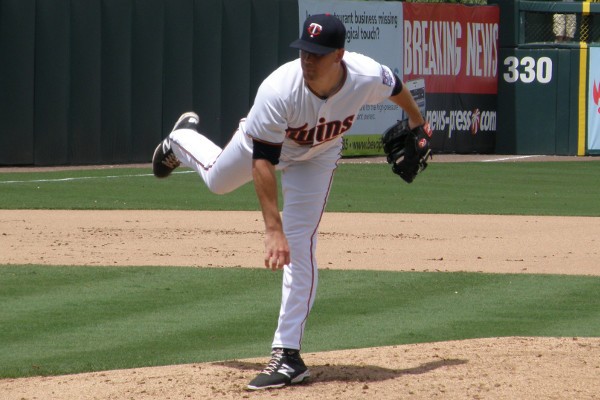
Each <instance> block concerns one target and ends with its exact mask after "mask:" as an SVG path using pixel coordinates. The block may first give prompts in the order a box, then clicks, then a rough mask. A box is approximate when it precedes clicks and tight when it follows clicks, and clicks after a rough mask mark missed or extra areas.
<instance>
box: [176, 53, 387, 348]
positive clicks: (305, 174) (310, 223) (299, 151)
mask: <svg viewBox="0 0 600 400" xmlns="http://www.w3.org/2000/svg"><path fill="white" fill-rule="evenodd" d="M343 64H344V66H345V68H346V81H345V82H344V84H343V86H342V88H341V89H340V90H339V91H338V92H337V93H335V94H334V95H332V96H331V97H329V98H327V99H322V98H320V97H318V96H317V95H315V94H314V93H313V92H312V91H311V90H310V89H309V88H308V87H307V86H306V85H305V83H304V79H303V75H302V69H301V66H300V59H297V60H295V61H291V62H289V63H287V64H284V65H282V66H281V67H279V68H278V69H277V70H275V71H274V72H273V73H272V74H271V75H270V76H269V77H267V78H266V79H265V80H264V81H263V83H262V84H261V86H260V87H259V89H258V92H257V95H256V99H255V102H254V105H253V106H252V109H251V110H250V112H249V113H248V115H247V117H246V118H245V119H242V120H241V121H240V124H239V127H238V129H237V131H236V132H235V134H234V135H233V138H232V139H231V141H230V142H229V143H228V144H227V146H225V148H224V149H221V148H220V147H218V146H217V145H215V144H214V143H212V142H211V141H210V140H209V139H207V138H206V137H205V136H203V135H201V134H198V133H196V132H195V131H192V130H189V129H180V130H176V131H174V132H172V133H171V135H170V138H171V139H172V148H173V151H174V153H175V155H176V156H177V158H178V159H179V160H180V161H181V162H182V164H184V165H186V166H188V167H190V168H193V169H194V170H196V172H198V174H199V175H200V176H201V177H202V179H203V180H204V182H205V183H206V185H207V187H208V188H209V189H210V190H211V191H213V192H215V193H219V194H223V193H228V192H230V191H232V190H234V189H236V188H238V187H240V186H241V185H243V184H244V183H246V182H249V181H250V180H252V148H253V139H256V140H260V141H263V142H268V143H274V144H281V143H283V145H282V149H281V156H280V158H279V161H280V162H279V164H277V165H276V168H277V169H278V170H281V187H282V192H283V229H284V233H285V235H286V238H287V240H288V244H289V246H290V255H291V263H290V264H289V265H286V266H285V267H284V273H283V285H282V299H281V308H280V313H279V323H278V326H277V330H276V332H275V336H274V339H273V344H272V347H273V348H275V347H282V348H289V349H298V350H299V349H300V348H301V344H302V336H303V333H304V326H305V323H306V319H307V318H308V315H309V312H310V310H311V308H312V305H313V302H314V299H315V292H316V288H317V261H316V258H315V254H316V245H317V230H318V226H319V222H320V221H321V216H322V214H323V211H324V210H325V204H326V202H327V197H328V195H329V190H330V187H331V183H332V180H333V173H334V170H335V169H336V167H337V162H338V160H339V159H340V157H341V150H342V135H343V134H344V133H345V132H347V131H348V130H349V129H350V128H351V127H352V124H353V123H354V120H355V118H356V115H357V114H358V111H359V110H360V108H361V107H362V106H363V105H365V104H377V103H380V102H382V101H384V100H385V99H387V98H388V97H390V95H391V94H392V90H393V88H394V84H395V77H394V75H393V74H392V72H391V71H390V69H389V68H388V67H387V66H384V65H381V64H379V63H378V62H376V61H374V60H373V59H371V58H369V57H366V56H364V55H361V54H358V53H352V52H345V53H344V58H343Z"/></svg>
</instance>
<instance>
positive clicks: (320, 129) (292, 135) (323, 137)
mask: <svg viewBox="0 0 600 400" xmlns="http://www.w3.org/2000/svg"><path fill="white" fill-rule="evenodd" d="M353 123H354V115H350V116H348V117H346V118H345V119H344V120H343V121H329V122H328V121H327V120H326V119H325V118H319V124H318V125H317V126H314V127H312V128H310V129H307V128H308V124H304V125H302V126H300V127H298V128H291V127H289V128H287V129H286V131H285V136H286V137H287V138H288V139H291V140H293V141H294V142H296V143H298V144H299V145H302V146H307V145H316V144H319V143H323V142H326V141H328V140H331V139H333V138H335V137H338V136H340V135H341V134H343V133H344V132H346V131H348V130H349V129H350V128H351V127H352V124H353Z"/></svg>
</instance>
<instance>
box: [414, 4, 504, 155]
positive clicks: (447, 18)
mask: <svg viewBox="0 0 600 400" xmlns="http://www.w3.org/2000/svg"><path fill="white" fill-rule="evenodd" d="M403 4H404V7H403V14H404V21H403V33H404V35H403V37H404V43H403V48H402V52H403V66H404V68H403V79H404V80H405V81H407V82H410V81H412V80H415V79H422V80H423V81H424V84H423V85H422V86H423V87H424V91H425V93H426V94H425V97H426V104H427V107H426V111H425V118H426V119H427V120H428V121H429V124H430V126H431V128H432V129H433V131H434V135H433V137H432V148H433V150H434V151H437V152H443V153H491V152H493V151H494V146H495V141H496V137H495V135H496V121H497V115H496V112H497V104H496V99H497V95H498V50H499V48H498V30H499V18H500V15H499V9H498V7H496V6H477V7H469V6H464V5H459V4H432V3H427V4H423V3H403Z"/></svg>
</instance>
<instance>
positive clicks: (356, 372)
mask: <svg viewBox="0 0 600 400" xmlns="http://www.w3.org/2000/svg"><path fill="white" fill-rule="evenodd" d="M466 363H468V361H467V360H461V359H444V360H438V361H431V362H426V363H423V364H421V365H419V366H416V367H413V368H404V369H390V368H384V367H379V366H376V365H343V364H325V365H316V366H309V368H310V375H311V379H310V380H311V381H319V382H380V381H385V380H388V379H394V378H398V377H401V376H403V375H420V374H426V373H428V372H430V371H433V370H436V369H438V368H444V367H453V366H457V365H463V364H466ZM213 365H219V366H223V367H228V368H235V369H239V370H241V371H248V370H252V371H257V372H258V371H261V370H262V369H263V368H264V364H258V363H250V362H244V361H224V362H217V363H213Z"/></svg>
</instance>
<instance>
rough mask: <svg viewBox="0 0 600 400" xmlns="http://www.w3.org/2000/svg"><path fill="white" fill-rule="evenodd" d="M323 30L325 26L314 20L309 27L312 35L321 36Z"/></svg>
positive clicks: (309, 32)
mask: <svg viewBox="0 0 600 400" xmlns="http://www.w3.org/2000/svg"><path fill="white" fill-rule="evenodd" d="M322 30H323V27H322V26H321V25H319V24H317V23H316V22H313V23H312V24H310V25H309V26H308V29H307V31H308V34H309V35H310V37H315V36H319V35H320V34H321V31H322Z"/></svg>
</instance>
